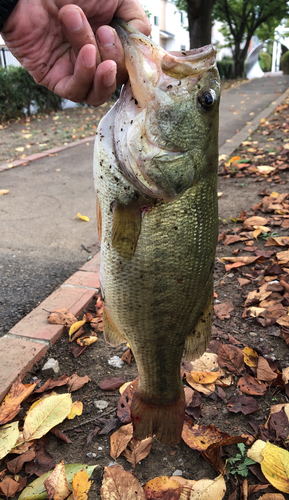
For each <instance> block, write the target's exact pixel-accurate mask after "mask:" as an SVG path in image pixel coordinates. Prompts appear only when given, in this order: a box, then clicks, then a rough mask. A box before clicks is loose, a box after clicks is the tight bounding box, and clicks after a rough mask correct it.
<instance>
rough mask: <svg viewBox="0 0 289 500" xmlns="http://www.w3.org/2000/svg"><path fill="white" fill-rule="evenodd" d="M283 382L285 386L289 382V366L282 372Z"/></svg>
mask: <svg viewBox="0 0 289 500" xmlns="http://www.w3.org/2000/svg"><path fill="white" fill-rule="evenodd" d="M282 380H283V381H284V383H285V384H287V383H288V382H289V366H287V368H284V370H283V372H282Z"/></svg>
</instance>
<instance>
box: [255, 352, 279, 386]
mask: <svg viewBox="0 0 289 500" xmlns="http://www.w3.org/2000/svg"><path fill="white" fill-rule="evenodd" d="M277 377H278V375H277V373H274V372H273V370H272V368H270V365H269V363H268V361H267V360H266V359H265V358H263V357H262V356H260V357H259V359H258V367H257V379H258V380H263V381H264V382H273V380H275V379H276V378H277Z"/></svg>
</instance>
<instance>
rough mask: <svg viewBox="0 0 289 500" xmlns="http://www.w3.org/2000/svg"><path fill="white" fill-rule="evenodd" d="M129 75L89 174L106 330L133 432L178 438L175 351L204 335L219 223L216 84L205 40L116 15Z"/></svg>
mask: <svg viewBox="0 0 289 500" xmlns="http://www.w3.org/2000/svg"><path fill="white" fill-rule="evenodd" d="M114 27H115V29H116V31H117V33H118V35H119V37H120V39H121V41H122V44H123V47H124V52H125V63H126V67H127V70H128V73H129V81H128V83H127V84H126V85H125V86H124V87H123V88H122V91H121V95H120V98H119V100H118V101H117V103H116V104H115V105H114V107H113V108H112V109H111V110H110V111H109V113H108V114H107V115H106V116H105V117H104V118H103V119H102V121H101V122H100V124H99V127H98V132H97V136H96V145H95V159H94V176H95V186H96V192H97V218H98V229H99V238H100V242H101V266H100V281H101V287H102V293H103V298H104V308H103V311H104V312H103V322H104V334H105V338H106V340H107V341H108V342H109V343H110V344H112V345H118V344H119V343H121V342H125V341H128V342H129V344H130V347H131V349H132V351H133V354H134V357H135V360H136V363H137V367H138V372H139V385H138V388H137V390H136V392H135V394H134V398H133V401H132V405H131V415H132V420H133V426H134V437H135V438H137V439H144V438H146V437H147V436H152V435H155V436H156V437H157V438H158V439H159V441H161V442H162V443H165V444H167V445H172V444H174V443H177V442H179V441H180V438H181V431H182V425H183V420H184V415H185V399H184V391H183V385H182V381H181V377H180V364H181V358H182V355H183V352H185V356H186V358H188V359H194V358H197V357H199V356H200V355H201V354H202V353H203V352H204V351H205V349H206V347H207V345H208V339H209V337H210V330H211V317H212V302H213V268H214V259H215V249H216V244H217V233H218V209H217V162H218V108H219V98H220V84H219V76H218V71H217V69H216V63H215V51H214V49H213V47H212V46H206V47H202V48H200V49H194V50H191V51H189V52H186V53H185V52H180V53H173V54H169V53H167V52H166V51H165V50H163V49H162V48H161V47H159V46H157V45H156V44H155V43H153V42H152V40H150V39H149V38H147V37H145V36H144V35H142V34H141V33H139V32H138V31H136V30H135V29H133V28H132V27H131V26H129V25H127V24H126V23H124V22H123V21H121V20H118V21H117V22H116V24H114Z"/></svg>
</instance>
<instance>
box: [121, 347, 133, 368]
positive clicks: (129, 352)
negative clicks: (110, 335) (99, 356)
mask: <svg viewBox="0 0 289 500" xmlns="http://www.w3.org/2000/svg"><path fill="white" fill-rule="evenodd" d="M121 359H122V360H123V361H124V362H125V363H127V364H128V365H130V364H131V359H132V350H131V349H130V348H129V349H127V351H125V352H124V353H123V355H122V357H121Z"/></svg>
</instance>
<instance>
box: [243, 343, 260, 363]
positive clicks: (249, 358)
mask: <svg viewBox="0 0 289 500" xmlns="http://www.w3.org/2000/svg"><path fill="white" fill-rule="evenodd" d="M242 352H243V353H244V363H246V365H247V366H257V365H258V354H257V352H256V351H254V349H251V347H244V349H242Z"/></svg>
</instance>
